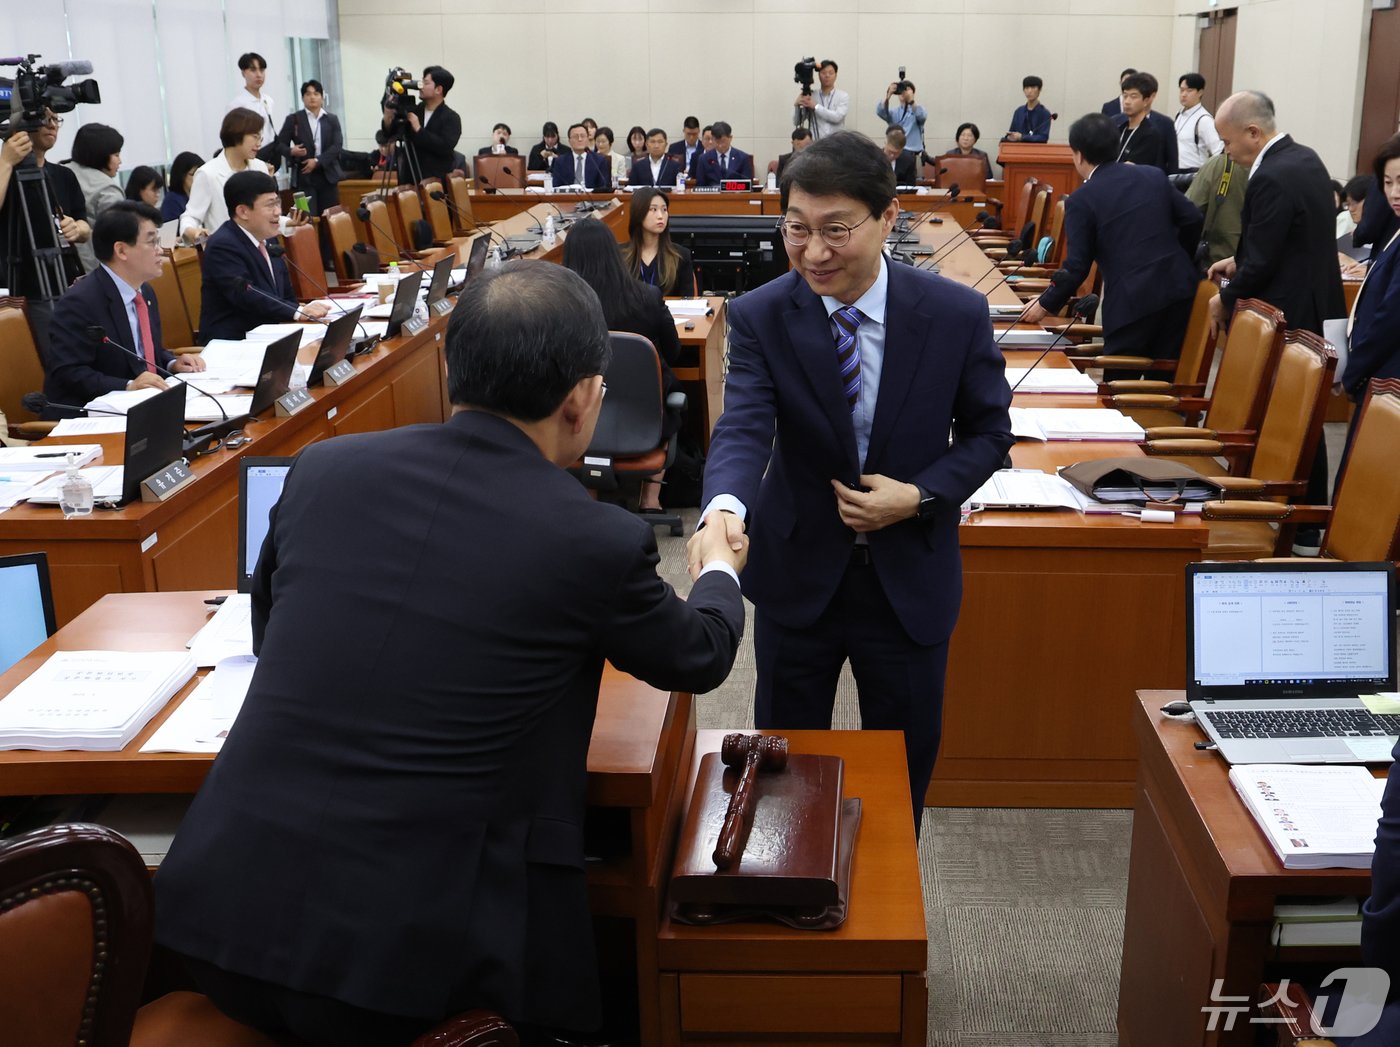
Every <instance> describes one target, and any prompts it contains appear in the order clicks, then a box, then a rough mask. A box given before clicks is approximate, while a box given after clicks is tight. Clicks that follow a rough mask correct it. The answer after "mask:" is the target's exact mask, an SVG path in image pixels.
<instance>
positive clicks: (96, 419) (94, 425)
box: [49, 414, 126, 436]
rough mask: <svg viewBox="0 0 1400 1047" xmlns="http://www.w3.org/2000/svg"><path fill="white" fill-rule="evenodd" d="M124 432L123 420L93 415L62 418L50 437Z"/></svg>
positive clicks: (124, 420)
mask: <svg viewBox="0 0 1400 1047" xmlns="http://www.w3.org/2000/svg"><path fill="white" fill-rule="evenodd" d="M124 432H126V419H125V418H112V417H110V416H108V415H101V414H97V415H93V416H92V417H91V418H64V419H62V420H61V421H60V422H59V423H58V424H57V425H56V426H54V427H53V432H51V433H49V435H50V436H96V435H98V434H99V433H124Z"/></svg>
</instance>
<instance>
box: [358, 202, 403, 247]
mask: <svg viewBox="0 0 1400 1047" xmlns="http://www.w3.org/2000/svg"><path fill="white" fill-rule="evenodd" d="M365 206H366V207H368V208H369V221H368V222H366V223H365V235H366V236H368V237H369V246H370V247H372V248H374V249H375V251H376V252H378V254H379V257H380V258H382V259H384V260H385V261H386V262H388V261H391V260H397V259H398V258H399V249H398V247H397V246H395V245H394V243H393V241H391V240H390V239H389V237H390V236H391V235H392V236H393V237H394V238H395V239H399V232H398V231H397V230H395V229H394V227H393V223H392V219H391V216H390V214H389V205H388V204H386V203H385V202H384V201H383V200H368V201H366V203H365ZM399 243H401V244H404V246H405V247H407V246H408V244H407V243H406V242H405V241H404V240H402V239H399Z"/></svg>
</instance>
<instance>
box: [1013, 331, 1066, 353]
mask: <svg viewBox="0 0 1400 1047" xmlns="http://www.w3.org/2000/svg"><path fill="white" fill-rule="evenodd" d="M996 342H997V348H999V349H1044V348H1045V347H1046V346H1048V345H1059V346H1067V345H1068V343H1066V342H1065V340H1064V339H1063V338H1061V337H1060V336H1059V334H1058V333H1056V332H1054V331H1027V330H1021V329H1019V328H1015V327H1012V328H1007V329H1006V330H1004V331H998V332H997V336H996Z"/></svg>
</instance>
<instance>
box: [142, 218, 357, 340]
mask: <svg viewBox="0 0 1400 1047" xmlns="http://www.w3.org/2000/svg"><path fill="white" fill-rule="evenodd" d="M282 246H283V249H284V250H286V252H287V261H288V262H289V263H290V264H289V265H288V266H287V275H288V276H290V277H291V279H292V293H293V294H295V295H296V296H297V300H298V301H302V302H309V301H312V300H313V299H316V298H324V297H326V295H328V294H330V285H329V284H328V283H327V282H326V270H325V263H324V262H322V261H321V243H320V238H319V237H318V236H317V235H316V228H315V227H314V226H311V225H302V226H298V227H297V228H295V229H293V230H291V231H290V232H289V233H287V235H285V236H284V237H282ZM164 315H165V314H164V313H162V314H161V316H162V318H164Z"/></svg>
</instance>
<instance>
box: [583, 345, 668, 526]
mask: <svg viewBox="0 0 1400 1047" xmlns="http://www.w3.org/2000/svg"><path fill="white" fill-rule="evenodd" d="M609 338H610V339H611V340H612V363H610V364H609V365H608V370H607V373H606V374H605V375H604V376H603V380H604V381H605V382H607V386H608V392H607V395H606V396H605V397H604V398H603V406H602V409H601V410H600V411H599V413H598V427H597V429H595V430H594V432H593V441H592V443H590V444H589V445H588V450H587V451H585V452H584V460H583V461H582V462H579V463H578V464H577V465H575V466H573V468H572V469H570V472H572V473H573V474H574V475H575V476H577V477H578V478H579V479H580V480H581V481H582V482H583V485H584V486H585V487H587V488H590V489H591V490H595V491H619V490H622V489H623V488H624V487H626V488H627V489H628V494H629V500H630V494H631V493H632V492H631V485H632V483H633V482H635V484H636V487H637V490H638V491H640V488H641V482H642V480H644V479H646V478H647V477H649V476H651V475H653V474H654V473H659V472H660V471H661V470H663V469H667V468H670V466H671V465H672V464H673V463H674V462H675V460H676V441H675V438H674V437H666V438H663V437H662V435H661V428H662V422H663V420H664V418H665V412H666V410H667V409H668V408H669V409H670V410H672V411H684V410H685V405H686V400H685V394H684V393H679V392H677V393H672V394H671V395H670V396H668V397H666V398H665V401H664V402H663V400H662V392H661V358H660V357H659V356H658V355H657V353H656V347H655V346H654V345H652V344H651V342H650V341H649V340H647V339H646V338H643V337H642V336H641V335H639V334H629V333H626V332H622V331H612V332H610V333H609ZM637 515H638V516H639V517H640V518H641V519H643V520H645V521H646V522H647V523H649V524H652V525H665V526H667V527H669V528H670V529H671V534H672V535H673V536H675V537H677V538H679V537H680V536H681V535H682V534H683V533H684V528H683V526H682V524H681V518H680V516H679V515H678V514H676V513H638V514H637Z"/></svg>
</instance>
